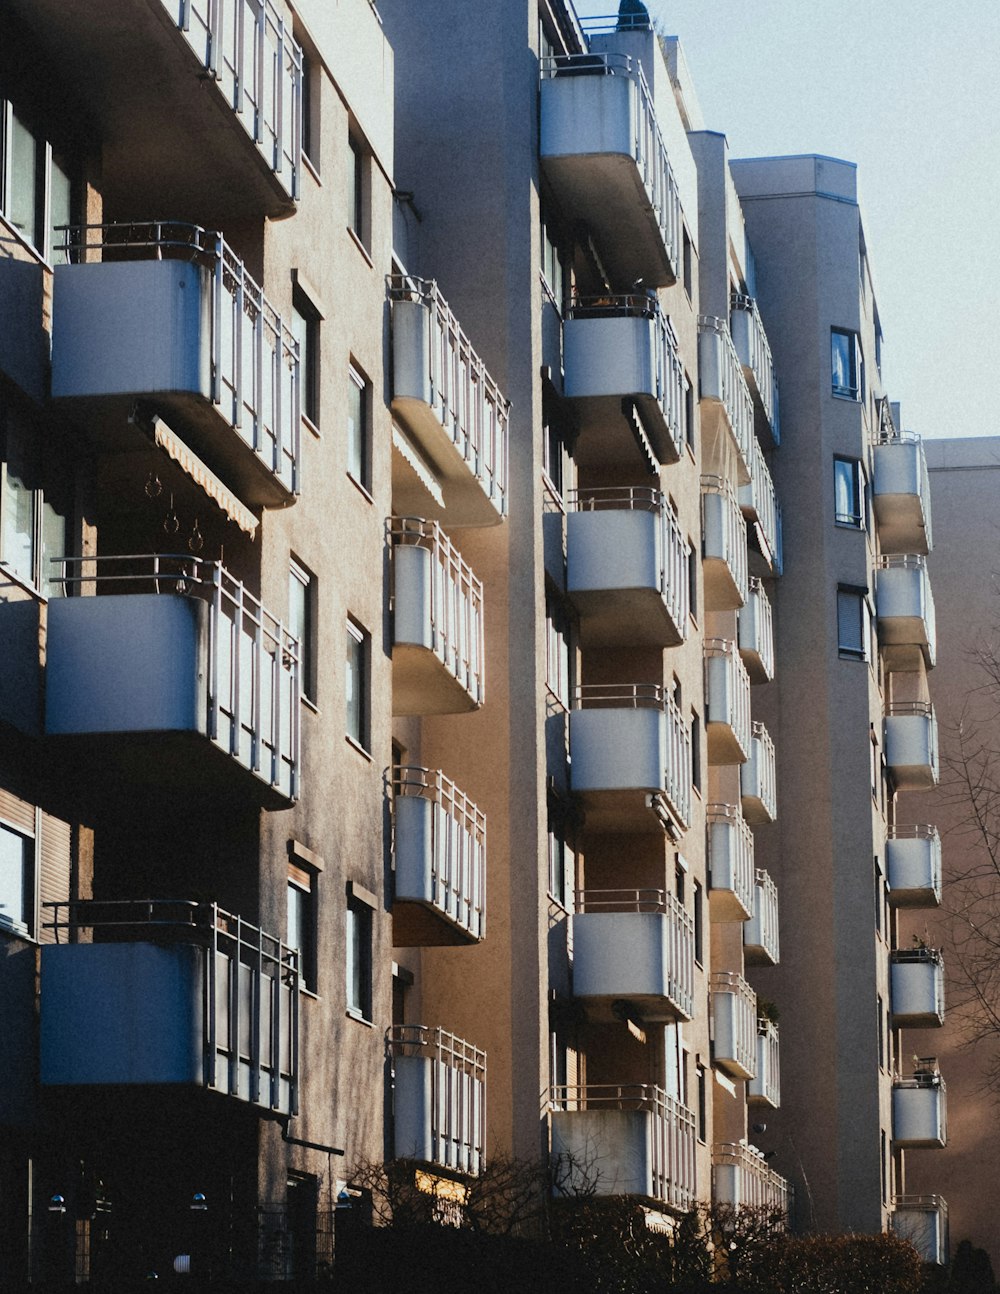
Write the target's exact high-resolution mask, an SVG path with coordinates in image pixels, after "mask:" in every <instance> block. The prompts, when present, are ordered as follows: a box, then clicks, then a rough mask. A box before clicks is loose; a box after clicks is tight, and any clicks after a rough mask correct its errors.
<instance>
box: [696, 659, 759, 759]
mask: <svg viewBox="0 0 1000 1294" xmlns="http://www.w3.org/2000/svg"><path fill="white" fill-rule="evenodd" d="M705 704H706V708H705V730H706V733H707V736H708V762H709V763H710V764H742V763H744V762H745V761H746V759H747V757H748V755H749V753H750V676H749V675H748V674H747V671H746V666H745V665H744V664H743V662H742V661H741V660H740V656H739V652H738V651H737V650H736V644H735V643H734V642H731V641H730V640H729V639H728V638H707V639H706V640H705Z"/></svg>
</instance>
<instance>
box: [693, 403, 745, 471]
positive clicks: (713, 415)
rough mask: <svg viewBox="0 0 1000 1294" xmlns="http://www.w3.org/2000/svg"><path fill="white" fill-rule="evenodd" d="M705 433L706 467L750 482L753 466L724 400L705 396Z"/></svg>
mask: <svg viewBox="0 0 1000 1294" xmlns="http://www.w3.org/2000/svg"><path fill="white" fill-rule="evenodd" d="M699 407H700V410H701V435H702V444H703V446H704V453H703V460H702V461H703V469H704V471H706V472H712V473H715V474H717V475H719V476H724V477H727V478H729V479H730V480H732V481H734V482H735V483H736V485H749V484H750V468H749V466H748V464H747V461H746V456H745V451H744V448H743V446H742V445H740V443H739V440H738V439H737V436H736V433H735V432H734V430H733V425H732V423H731V422H730V421H729V414H728V413H727V412H726V406H725V405H724V404H723V403H722V401H721V400H715V399H708V398H706V397H704V396H703V397H702V399H701V400H700V402H699Z"/></svg>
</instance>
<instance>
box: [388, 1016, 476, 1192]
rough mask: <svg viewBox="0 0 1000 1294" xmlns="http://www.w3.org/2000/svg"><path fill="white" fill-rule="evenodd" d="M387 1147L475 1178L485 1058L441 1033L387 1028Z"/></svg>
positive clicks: (421, 1027) (461, 1041)
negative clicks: (390, 1142) (389, 1063)
mask: <svg viewBox="0 0 1000 1294" xmlns="http://www.w3.org/2000/svg"><path fill="white" fill-rule="evenodd" d="M387 1040H388V1046H389V1051H390V1053H391V1056H392V1068H393V1129H394V1133H393V1144H394V1150H395V1156H396V1158H397V1159H416V1160H418V1161H420V1162H421V1163H425V1164H436V1165H438V1166H439V1167H441V1168H449V1169H452V1170H454V1171H456V1172H460V1173H467V1174H469V1175H470V1176H475V1175H477V1174H478V1173H479V1172H481V1170H482V1166H483V1157H484V1153H485V1144H486V1053H485V1051H482V1050H481V1049H480V1048H479V1047H474V1046H473V1045H472V1044H471V1043H469V1042H466V1041H465V1040H464V1039H463V1038H458V1037H456V1036H455V1034H453V1033H448V1032H447V1031H446V1030H444V1029H432V1028H431V1027H430V1026H428V1025H424V1024H406V1025H396V1026H393V1027H392V1028H391V1029H390V1030H389V1031H388V1033H387Z"/></svg>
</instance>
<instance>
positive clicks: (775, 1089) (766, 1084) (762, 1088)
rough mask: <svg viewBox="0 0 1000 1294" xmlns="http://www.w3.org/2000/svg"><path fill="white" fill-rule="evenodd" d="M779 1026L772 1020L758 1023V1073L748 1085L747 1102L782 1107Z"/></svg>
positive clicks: (774, 1107) (773, 1107) (761, 1020)
mask: <svg viewBox="0 0 1000 1294" xmlns="http://www.w3.org/2000/svg"><path fill="white" fill-rule="evenodd" d="M778 1052H779V1048H778V1026H777V1025H776V1024H775V1023H774V1022H773V1021H772V1020H765V1019H763V1018H761V1019H758V1021H757V1073H756V1074H754V1076H753V1078H751V1079H750V1081H749V1082H748V1083H747V1100H748V1101H750V1102H752V1103H754V1104H756V1105H769V1106H770V1107H771V1109H772V1110H777V1109H778V1107H779V1106H780V1105H781V1067H780V1064H779V1054H778Z"/></svg>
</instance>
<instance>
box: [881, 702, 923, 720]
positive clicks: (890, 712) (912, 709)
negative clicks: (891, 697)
mask: <svg viewBox="0 0 1000 1294" xmlns="http://www.w3.org/2000/svg"><path fill="white" fill-rule="evenodd" d="M885 716H886V718H887V719H889V718H893V717H896V716H904V717H905V716H909V717H911V718H912V717H913V716H917V717H919V718H924V719H934V707H933V705H931V703H930V701H890V702H889V703H888V704H887V705H886V707H885Z"/></svg>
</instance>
